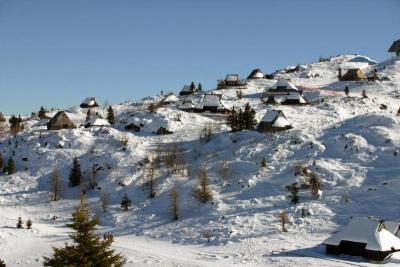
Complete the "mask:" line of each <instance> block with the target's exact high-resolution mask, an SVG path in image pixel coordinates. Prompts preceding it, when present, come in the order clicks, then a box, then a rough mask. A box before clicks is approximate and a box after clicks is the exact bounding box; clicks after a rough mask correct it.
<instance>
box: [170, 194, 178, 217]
mask: <svg viewBox="0 0 400 267" xmlns="http://www.w3.org/2000/svg"><path fill="white" fill-rule="evenodd" d="M170 200H171V204H170V208H171V215H172V219H173V220H174V221H177V220H178V219H179V204H178V201H179V193H178V190H177V188H176V187H174V188H173V189H172V191H171V193H170Z"/></svg>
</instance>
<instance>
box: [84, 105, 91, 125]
mask: <svg viewBox="0 0 400 267" xmlns="http://www.w3.org/2000/svg"><path fill="white" fill-rule="evenodd" d="M90 115H91V114H90V108H89V109H88V111H87V112H86V119H85V123H88V122H89V121H90Z"/></svg>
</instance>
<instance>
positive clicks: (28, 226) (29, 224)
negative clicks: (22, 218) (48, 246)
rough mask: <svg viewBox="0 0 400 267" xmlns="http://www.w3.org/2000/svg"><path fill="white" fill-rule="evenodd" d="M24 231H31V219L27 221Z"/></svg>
mask: <svg viewBox="0 0 400 267" xmlns="http://www.w3.org/2000/svg"><path fill="white" fill-rule="evenodd" d="M26 229H32V221H31V219H28V220H27V221H26Z"/></svg>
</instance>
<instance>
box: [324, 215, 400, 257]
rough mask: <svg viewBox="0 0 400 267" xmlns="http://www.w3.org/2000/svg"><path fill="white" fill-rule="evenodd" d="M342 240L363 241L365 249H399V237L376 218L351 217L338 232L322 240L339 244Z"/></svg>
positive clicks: (331, 243)
mask: <svg viewBox="0 0 400 267" xmlns="http://www.w3.org/2000/svg"><path fill="white" fill-rule="evenodd" d="M342 240H345V241H352V242H358V243H364V244H367V245H366V247H365V248H366V249H367V250H373V251H388V250H391V249H392V248H394V249H400V239H399V238H398V237H396V236H395V235H394V234H393V233H391V232H390V231H389V230H388V229H386V227H385V223H384V222H383V225H382V226H381V221H379V220H376V219H366V218H352V219H351V221H350V223H349V224H348V225H347V226H346V227H345V228H344V229H343V230H342V231H340V232H338V233H337V234H334V235H333V236H331V237H329V238H328V239H327V240H325V241H324V244H325V245H333V246H339V245H340V242H341V241H342Z"/></svg>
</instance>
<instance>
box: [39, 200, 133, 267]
mask: <svg viewBox="0 0 400 267" xmlns="http://www.w3.org/2000/svg"><path fill="white" fill-rule="evenodd" d="M98 224H99V220H98V219H91V218H90V217H89V211H88V207H87V204H86V203H85V201H84V199H83V198H81V203H80V205H79V207H78V208H77V210H76V211H75V212H74V213H73V214H72V223H71V224H67V226H68V227H69V228H71V229H73V230H74V232H73V233H71V234H69V237H70V238H71V239H72V241H73V243H72V244H68V243H66V244H65V247H63V248H53V251H54V254H53V256H52V257H51V258H47V257H44V263H43V265H44V266H101V267H112V266H114V267H119V266H122V265H124V264H125V262H126V259H125V258H124V257H123V256H122V255H121V254H115V251H114V250H112V249H110V246H111V244H112V243H113V241H114V240H113V238H112V237H111V238H107V239H105V240H102V239H101V238H100V237H99V236H97V235H95V233H94V231H95V228H96V226H97V225H98Z"/></svg>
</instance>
